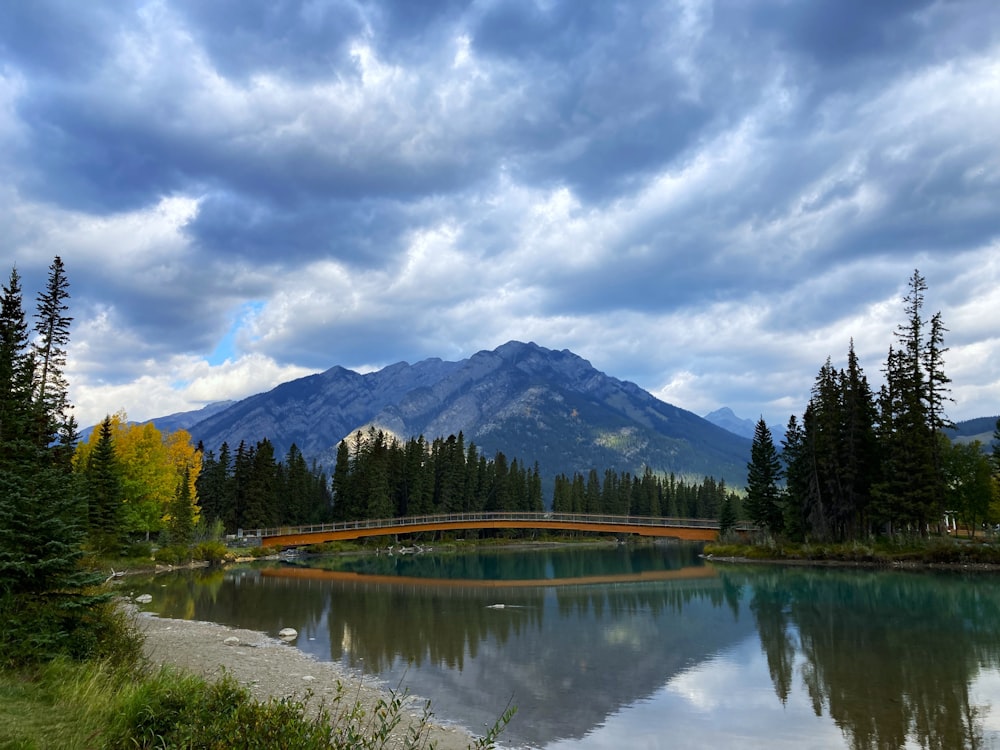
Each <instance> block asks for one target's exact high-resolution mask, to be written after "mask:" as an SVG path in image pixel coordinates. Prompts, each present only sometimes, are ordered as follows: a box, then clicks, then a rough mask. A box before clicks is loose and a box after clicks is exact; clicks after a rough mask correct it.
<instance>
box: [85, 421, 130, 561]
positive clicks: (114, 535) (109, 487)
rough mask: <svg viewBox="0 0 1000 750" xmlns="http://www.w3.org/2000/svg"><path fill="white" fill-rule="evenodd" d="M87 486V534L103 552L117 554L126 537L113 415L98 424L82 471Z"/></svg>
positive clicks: (93, 544) (92, 542)
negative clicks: (95, 442)
mask: <svg viewBox="0 0 1000 750" xmlns="http://www.w3.org/2000/svg"><path fill="white" fill-rule="evenodd" d="M83 475H84V479H85V482H86V488H87V521H88V535H89V537H90V543H91V545H92V546H93V548H94V549H95V550H96V551H98V552H99V553H100V554H105V555H107V554H116V553H117V552H118V551H119V550H120V549H121V545H122V541H123V538H124V533H123V532H124V523H123V518H122V516H123V510H122V501H123V499H124V496H125V494H124V492H123V491H122V475H121V469H120V467H119V466H118V459H117V457H116V456H115V446H114V437H113V429H112V426H111V417H105V418H104V421H102V422H101V426H100V427H99V428H98V439H97V444H96V445H95V446H94V449H93V451H91V453H90V454H89V455H88V457H87V465H86V467H85V468H84V471H83Z"/></svg>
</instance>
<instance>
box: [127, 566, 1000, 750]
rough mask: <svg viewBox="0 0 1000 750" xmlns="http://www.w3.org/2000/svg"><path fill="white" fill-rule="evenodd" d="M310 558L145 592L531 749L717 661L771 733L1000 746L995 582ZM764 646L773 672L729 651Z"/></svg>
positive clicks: (731, 692) (999, 610)
mask: <svg viewBox="0 0 1000 750" xmlns="http://www.w3.org/2000/svg"><path fill="white" fill-rule="evenodd" d="M309 562H310V563H317V562H322V565H321V566H320V567H313V566H311V565H310V566H309V567H305V566H285V565H281V566H278V565H274V566H270V567H264V568H260V567H252V568H244V569H236V570H230V571H226V572H221V571H217V572H212V573H208V574H205V575H192V574H184V575H175V576H168V577H163V576H159V577H157V578H156V579H155V580H154V581H152V582H150V583H149V584H148V588H147V590H148V591H150V593H153V594H154V596H155V597H156V598H155V600H154V607H155V609H156V610H157V611H158V612H160V613H161V614H162V615H164V616H168V617H184V618H197V619H203V620H210V621H215V622H221V623H225V624H230V625H234V626H238V627H244V628H251V629H256V630H262V631H265V632H269V633H272V634H273V633H276V632H277V631H278V630H279V629H280V628H282V627H293V628H295V629H296V630H298V631H299V633H300V636H299V639H298V641H297V644H296V645H297V646H298V647H299V648H301V649H303V650H304V651H307V652H309V653H311V654H313V655H314V656H316V657H317V658H319V659H324V660H333V661H337V662H341V663H342V664H344V665H346V666H348V667H349V668H351V669H353V670H356V671H358V672H363V673H364V674H366V675H371V676H373V677H374V678H377V679H378V680H380V681H382V682H384V683H386V684H388V685H390V686H395V685H397V684H400V683H402V684H404V685H406V686H407V688H408V689H409V690H410V691H411V692H412V693H414V694H416V695H420V696H426V697H431V698H433V703H434V709H435V711H436V712H437V714H438V716H440V717H443V718H452V719H455V720H459V721H461V722H462V723H463V724H465V725H467V726H469V727H472V728H473V729H475V728H477V727H479V728H481V727H482V726H483V725H484V724H492V722H493V720H494V719H495V718H496V717H497V715H498V713H499V712H500V711H501V710H502V709H503V707H504V706H505V705H507V702H508V701H509V700H511V701H512V702H513V704H514V705H516V706H517V708H518V712H517V716H516V718H515V721H514V723H513V724H512V725H511V726H510V727H509V728H508V730H507V732H506V733H505V735H504V738H505V741H506V742H510V743H515V744H517V743H527V744H530V745H533V746H544V745H546V744H549V743H552V742H555V741H557V740H560V739H565V740H570V741H575V740H580V739H581V738H584V737H585V736H586V735H588V734H591V733H594V732H597V731H598V729H599V728H600V727H602V726H604V725H606V724H607V723H608V721H609V719H610V718H611V717H625V720H624V721H616V726H619V725H622V724H624V725H626V726H627V725H628V721H627V717H628V716H629V711H630V709H631V707H634V706H637V705H639V704H642V703H648V702H650V701H657V700H661V696H662V695H663V690H664V687H665V686H668V685H676V684H681V683H683V682H684V678H685V676H687V675H693V674H695V673H701V672H702V671H703V670H706V669H712V668H713V665H715V664H718V663H719V661H720V659H721V660H722V661H723V662H725V664H726V669H727V670H729V671H727V672H726V674H727V675H729V677H727V679H728V680H730V681H731V684H727V686H726V688H725V691H724V692H720V693H719V695H720V696H722V695H725V696H726V700H727V701H729V703H730V705H732V702H733V701H734V700H739V696H740V694H741V691H743V690H747V686H751V685H755V684H756V685H759V684H760V680H758V678H757V677H756V676H755V675H760V676H761V678H762V680H763V684H764V685H766V684H767V680H768V678H769V679H770V683H771V685H772V686H773V689H774V693H775V695H776V699H774V706H775V708H776V711H775V713H774V718H773V719H772V720H773V721H774V722H775V723H774V724H772V725H771V726H773V727H774V729H775V731H779V730H780V731H782V732H784V731H786V730H787V728H788V727H787V720H790V716H791V714H789V713H788V711H789V710H791V707H792V705H793V704H794V705H795V706H797V707H798V708H796V709H795V710H796V711H798V712H799V715H801V716H808V715H809V709H808V706H809V705H811V708H812V713H814V714H815V716H817V717H826V718H827V719H828V720H829V721H830V722H831V726H830V729H831V731H832V733H833V734H834V736H837V729H839V734H840V735H842V736H843V739H844V744H845V746H849V747H853V748H858V749H859V750H862V749H863V750H869V749H875V748H879V749H881V748H902V747H904V746H907V743H910V745H911V746H912V745H915V744H916V745H919V746H920V747H923V748H975V747H981V746H983V745H984V742H983V734H984V717H987V716H990V715H991V710H992V707H991V706H989V705H978V704H977V700H979V699H977V698H975V696H974V694H973V690H972V686H973V684H974V682H975V680H976V679H977V677H979V676H980V675H981V674H982V673H983V672H984V671H986V670H996V669H997V667H998V666H1000V658H998V657H1000V598H998V597H997V595H996V594H997V579H996V578H993V577H991V576H987V575H981V576H978V577H969V578H966V577H962V576H958V575H947V576H946V575H931V574H926V573H925V574H907V573H900V572H876V571H871V572H865V571H842V570H822V569H821V570H816V569H801V568H794V569H785V568H771V567H752V566H732V567H729V566H726V567H720V568H715V567H712V566H704V565H703V564H702V562H701V561H700V560H698V559H697V557H696V556H695V553H694V552H692V551H691V549H690V548H682V547H677V548H667V549H656V548H651V549H647V550H634V549H633V550H621V549H605V550H593V549H591V550H560V551H552V552H544V553H537V552H519V553H509V552H508V553H503V552H495V553H494V552H484V553H477V554H470V555H452V556H439V555H425V556H412V557H406V558H399V557H396V558H388V557H385V556H383V557H374V556H368V557H359V558H356V559H353V560H352V559H345V558H340V559H338V560H335V561H331V560H326V561H319V560H311V561H309ZM570 581H571V582H573V583H575V585H555V583H556V582H570ZM757 639H759V641H760V644H761V646H762V649H761V651H762V654H763V656H762V657H761V658H760V659H757V660H751V661H749V662H748V661H747V660H746V659H743V658H742V657H740V658H736V659H732V658H729V657H728V656H727V655H733V654H745V653H748V652H747V649H746V646H747V645H748V644H750V643H753V642H754V641H756V640H757ZM753 651H754V648H751V649H750V652H753ZM765 669H766V676H765V674H764V671H763V670H765ZM764 689H765V690H766V688H764ZM805 700H807V701H808V703H807V704H806V703H804V701H805ZM979 703H982V701H981V700H979ZM752 705H755V704H753V702H752V700H750V698H749V697H748V698H747V700H746V703H745V704H744V706H752ZM683 710H686V711H688V712H690V711H694V710H700V709H698V708H697V707H694V706H692V707H690V708H687V709H683ZM750 710H753V709H750ZM764 713H766V711H765V712H764ZM761 714H762V711H761V710H760V709H757V710H756V714H755V716H756V715H761ZM678 716H683V714H675V715H674V716H673V717H672V719H671V721H673V722H674V723H673V724H671V723H670V722H669V721H666V720H664V721H665V722H666V723H665V724H664V726H663V728H662V731H663V735H662V739H663V743H664V744H663V745H662V746H669V745H670V742H669V741H668V740H669V739H670V737H671V734H670V733H671V731H677V729H676V726H675V725H676V723H677V719H678ZM783 716H784V717H785V718H782V717H783ZM993 718H994V719H995V717H993ZM712 721H714V722H715V723H716V724H718V725H720V726H721V725H724V724H725V723H726V722H727V721H738V719H736V718H734V717H730V716H727V715H725V714H723V713H720V714H719V715H718V716H716V717H714V718H713V719H712ZM710 725H711V722H710ZM834 726H835V727H836V728H837V729H834V728H833V727H834ZM675 739H676V738H675ZM685 739H690V738H685ZM759 739H760V740H761V741H762V742H763V741H764V740H766V737H760V738H759ZM802 740H803V745H809V744H810V737H808V736H803V737H802ZM619 744H620V745H621V746H627V745H628V744H629V740H628V738H624V739H622V740H621V742H620V743H619ZM764 745H766V742H765V743H764ZM687 746H690V745H687ZM761 746H763V745H761Z"/></svg>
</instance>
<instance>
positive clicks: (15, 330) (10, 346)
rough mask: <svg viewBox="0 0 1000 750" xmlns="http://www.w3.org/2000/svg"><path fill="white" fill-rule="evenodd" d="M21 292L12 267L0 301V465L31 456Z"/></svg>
mask: <svg viewBox="0 0 1000 750" xmlns="http://www.w3.org/2000/svg"><path fill="white" fill-rule="evenodd" d="M21 295H22V293H21V277H20V276H19V275H18V273H17V269H16V268H14V269H11V272H10V280H9V281H8V283H7V285H6V286H4V287H3V298H2V300H0V467H4V466H8V467H10V466H13V465H14V464H17V463H20V462H23V461H30V460H32V459H33V458H34V453H33V451H32V450H31V445H30V444H29V443H28V442H27V441H26V440H25V437H26V435H27V433H28V428H29V425H30V414H31V397H32V378H33V373H34V362H33V360H32V357H31V350H30V349H29V346H28V343H29V341H28V324H27V321H26V320H25V316H24V307H23V302H22V296H21Z"/></svg>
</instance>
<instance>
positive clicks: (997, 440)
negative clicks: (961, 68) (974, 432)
mask: <svg viewBox="0 0 1000 750" xmlns="http://www.w3.org/2000/svg"><path fill="white" fill-rule="evenodd" d="M990 455H991V457H992V458H993V474H994V475H995V476H996V477H997V478H998V479H1000V417H998V418H997V423H996V426H994V428H993V451H992V453H991V454H990Z"/></svg>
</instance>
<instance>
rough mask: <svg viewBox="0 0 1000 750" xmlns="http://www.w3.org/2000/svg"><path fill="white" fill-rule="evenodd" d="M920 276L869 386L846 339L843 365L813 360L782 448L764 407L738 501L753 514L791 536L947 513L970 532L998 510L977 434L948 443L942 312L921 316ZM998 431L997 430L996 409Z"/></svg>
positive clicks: (911, 531) (869, 532)
mask: <svg viewBox="0 0 1000 750" xmlns="http://www.w3.org/2000/svg"><path fill="white" fill-rule="evenodd" d="M926 291H927V284H926V281H925V279H924V277H922V276H921V275H920V273H919V271H914V272H913V275H912V276H911V277H910V279H909V282H908V285H907V293H906V295H905V297H904V299H903V303H904V314H905V319H904V321H903V322H902V323H900V324H899V326H898V327H897V328H896V330H895V333H894V341H893V343H892V344H891V345H890V347H889V351H888V355H887V357H886V360H885V363H884V365H883V369H882V375H883V379H884V384H883V385H882V386H881V388H880V389H879V390H878V392H877V393H876V392H874V391H873V390H872V388H871V387H870V385H869V383H868V378H867V377H866V376H865V374H864V372H863V370H862V368H861V365H860V363H859V362H858V357H857V355H856V354H855V351H854V344H853V341H852V342H851V344H850V347H849V349H848V352H847V367H846V368H844V369H840V370H837V369H836V368H835V367H834V366H833V364H832V362H831V360H830V359H829V358H828V359H827V361H826V362H825V363H824V364H823V366H822V367H821V368H820V370H819V373H818V375H817V376H816V380H815V383H814V384H813V388H812V393H811V397H810V399H809V403H808V405H807V406H806V409H805V412H804V413H803V415H802V416H801V418H797V417H796V416H794V415H793V416H792V417H791V418H790V419H789V421H788V426H787V429H786V432H785V439H784V441H783V443H782V451H781V452H780V454H779V452H778V450H777V448H776V447H775V445H774V441H773V438H772V435H771V430H770V429H769V428H768V426H767V424H766V423H765V421H764V420H763V419H761V420H760V421H759V422H758V424H757V428H756V431H755V435H754V441H753V447H752V452H751V460H750V463H749V464H748V467H747V468H748V474H747V493H746V498H745V501H744V507H745V510H746V514H747V516H748V517H749V519H750V520H752V521H753V522H755V523H756V524H757V525H758V526H759V527H761V528H762V529H765V530H766V531H768V532H770V533H771V534H772V535H776V536H783V537H785V538H788V539H791V540H793V541H802V540H808V539H815V540H832V541H845V540H851V539H859V538H868V537H871V536H875V535H889V536H894V535H927V534H928V533H937V532H940V531H942V530H944V529H945V528H946V527H948V528H951V527H953V526H954V525H955V523H956V522H957V523H960V524H962V525H963V526H964V527H965V528H966V529H967V530H969V532H971V533H972V534H975V533H976V531H977V530H978V529H981V528H982V527H983V526H984V525H985V524H988V523H990V522H994V523H995V522H996V521H997V520H1000V515H998V513H1000V508H998V504H1000V499H998V491H997V478H996V477H997V473H1000V456H998V448H997V447H995V448H994V452H993V459H994V465H992V466H991V461H990V456H989V455H988V454H987V453H985V452H984V451H983V450H982V446H981V445H980V444H979V443H976V442H974V443H971V444H959V443H955V444H953V443H952V442H951V441H950V440H949V439H948V438H947V436H946V434H945V430H946V429H947V428H949V427H952V426H953V425H952V424H951V422H950V420H949V419H948V417H947V415H946V406H947V403H948V402H949V401H950V400H951V399H950V397H949V389H948V383H949V382H950V380H949V378H948V377H947V376H946V375H945V373H944V355H945V353H946V352H947V351H948V349H947V348H946V347H945V346H944V334H945V333H946V332H947V329H946V328H945V327H944V322H943V320H942V318H941V313H935V314H934V315H932V316H930V318H927V317H926V316H925V312H924V293H925V292H926ZM997 433H998V434H997V438H998V439H1000V421H998V428H997Z"/></svg>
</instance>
